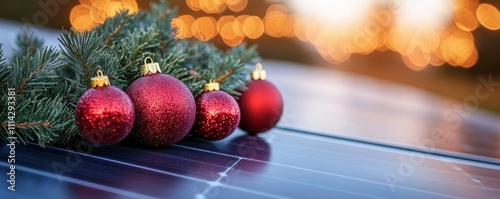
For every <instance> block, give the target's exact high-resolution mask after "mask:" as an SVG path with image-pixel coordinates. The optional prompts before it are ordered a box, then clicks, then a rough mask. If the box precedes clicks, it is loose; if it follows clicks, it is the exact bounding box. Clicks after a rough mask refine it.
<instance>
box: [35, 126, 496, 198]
mask: <svg viewBox="0 0 500 199" xmlns="http://www.w3.org/2000/svg"><path fill="white" fill-rule="evenodd" d="M269 133H270V134H267V135H269V136H270V135H272V136H273V137H274V138H273V141H272V142H271V143H270V145H272V147H273V148H272V155H273V157H274V158H271V159H268V158H267V159H266V158H261V157H253V158H251V157H250V156H248V155H247V157H244V156H245V154H240V153H241V151H238V150H235V149H236V147H235V146H238V142H232V141H221V142H216V143H214V144H212V143H208V142H203V141H198V140H184V141H182V142H181V143H179V144H176V145H174V146H172V147H169V148H167V149H161V150H150V149H149V150H148V149H141V148H134V147H130V148H129V147H123V146H110V147H104V148H95V150H94V151H93V153H92V154H90V155H89V158H92V159H98V160H102V161H105V162H110V163H109V164H111V163H115V164H123V163H125V164H131V165H139V166H141V168H138V169H143V168H142V167H144V168H152V169H153V170H152V171H153V172H154V171H156V170H162V168H167V170H168V168H170V167H161V166H158V165H157V164H163V163H164V164H167V165H168V163H166V162H161V161H160V162H157V163H151V159H163V158H165V159H168V160H173V159H178V161H179V162H186V163H192V164H204V165H210V167H209V168H212V169H213V168H224V170H225V171H227V170H228V169H230V174H229V175H227V176H226V177H224V178H229V177H231V178H233V180H232V181H231V182H232V183H231V182H230V183H225V182H222V183H217V184H215V185H217V187H218V188H219V189H220V190H224V191H226V192H231V193H232V192H233V191H231V190H229V189H238V190H240V191H244V192H245V193H247V194H250V193H251V194H255V195H256V197H257V196H262V197H271V198H272V197H278V196H283V197H286V196H287V195H277V193H276V192H274V191H276V190H266V189H265V188H268V187H264V188H262V187H251V186H250V187H242V186H243V185H245V184H238V183H241V182H246V183H248V182H249V181H250V182H251V180H252V179H261V180H268V182H279V183H278V184H280V185H279V186H283V185H286V184H288V185H290V186H292V187H293V186H299V185H301V186H304V185H305V184H308V183H309V184H310V185H313V186H312V188H310V190H316V191H318V190H322V189H324V188H325V187H326V188H328V190H337V192H325V193H322V194H321V195H317V196H319V197H320V198H321V197H326V194H328V193H331V194H333V195H338V194H340V193H341V192H342V193H345V194H348V193H350V191H345V190H350V188H349V187H344V188H340V189H339V188H335V186H332V187H330V186H328V185H326V186H325V184H321V183H319V184H314V181H312V180H311V178H309V177H307V176H308V175H313V176H316V177H315V178H316V179H322V178H324V179H327V181H328V180H330V181H331V179H329V178H330V177H328V176H331V175H326V173H328V174H332V173H331V172H325V171H323V173H319V174H318V173H316V172H318V171H320V172H321V169H320V170H314V169H307V168H306V170H304V169H303V168H302V167H295V168H294V166H293V164H292V165H287V164H282V163H280V161H281V160H280V159H276V158H277V157H282V158H284V157H288V158H289V159H295V160H296V161H301V160H304V159H303V158H304V157H307V156H306V154H307V153H305V154H302V155H300V156H291V155H290V154H291V153H290V151H287V150H291V152H292V154H293V152H297V151H294V150H297V149H300V150H305V151H306V152H309V153H311V154H313V155H312V156H314V157H325V158H323V160H321V158H313V159H310V161H311V162H315V163H316V164H324V165H326V166H331V165H332V162H335V161H346V160H348V159H352V158H353V157H356V156H359V157H360V159H357V161H358V160H362V159H363V158H365V159H367V161H368V162H367V163H369V162H370V161H371V160H373V158H370V157H369V156H368V157H362V156H363V155H364V156H367V155H368V154H370V153H372V152H371V151H372V150H373V149H376V151H379V154H380V155H382V154H385V155H382V156H380V155H379V156H377V157H380V158H382V159H383V160H384V161H382V162H388V163H390V161H387V160H385V159H384V157H386V156H387V157H390V156H396V155H397V154H405V153H406V152H405V151H401V150H396V149H387V148H385V147H380V146H372V145H366V144H361V143H356V142H346V141H342V140H336V139H328V138H324V137H318V136H314V135H308V134H300V133H287V132H283V131H281V130H273V131H271V132H269ZM238 134H241V132H235V135H234V136H238ZM264 137H266V136H264ZM284 138H286V139H284ZM306 138H307V139H308V141H311V140H316V141H314V142H313V143H314V145H312V146H311V148H310V149H307V147H304V146H300V145H297V144H295V145H294V143H295V142H297V140H298V141H306V140H305V139H306ZM251 139H253V138H251ZM294 140H296V141H294ZM221 146H222V148H219V147H221ZM326 146H330V149H341V148H342V147H344V148H345V147H350V149H351V153H346V154H345V155H344V156H345V157H341V155H339V153H338V152H335V151H334V152H331V151H328V149H329V148H328V147H326ZM207 147H208V148H207ZM211 147H212V148H211ZM213 147H215V148H213ZM291 147H292V148H294V149H291ZM339 147H341V148H339ZM27 148H31V149H29V150H31V153H33V154H37V150H36V149H34V148H36V145H33V144H32V145H28V146H27ZM257 148H260V149H261V150H262V151H260V152H263V151H266V150H267V153H271V151H270V150H271V149H270V148H266V147H257ZM357 148H359V149H361V148H362V149H364V150H359V149H357ZM346 149H348V148H346ZM367 149H368V150H367ZM300 150H299V151H300ZM283 151H285V152H283ZM367 152H369V153H367ZM40 153H41V154H40V155H44V154H45V153H46V154H47V155H48V158H51V157H59V156H64V154H66V153H74V151H72V150H68V149H60V148H57V147H52V148H48V149H47V150H45V151H40ZM140 154H144V155H145V158H144V159H140V156H137V155H140ZM174 154H175V155H174ZM209 154H212V155H209ZM214 154H216V155H217V157H219V158H220V157H225V159H226V160H227V161H229V162H231V161H232V160H231V159H233V160H235V161H233V162H232V164H229V162H223V163H218V162H213V161H209V160H208V159H209V158H211V157H212V156H213V155H214ZM331 154H336V155H333V156H332V155H331ZM242 155H243V156H242ZM330 156H331V157H332V158H331V159H333V160H329V159H327V158H328V157H330ZM437 157H439V156H436V157H434V156H428V157H427V158H436V160H428V162H429V163H433V162H442V163H440V164H443V163H444V164H446V165H447V167H448V168H450V169H434V168H433V167H432V166H431V167H430V169H429V168H427V166H425V167H422V168H423V170H429V171H426V172H430V173H436V172H438V173H439V172H440V173H450V175H452V174H455V173H459V174H460V175H463V176H466V175H464V174H463V173H460V172H459V171H454V170H453V168H452V167H453V166H456V165H455V164H457V163H456V161H455V160H454V159H451V162H452V163H454V164H451V163H450V162H449V161H445V162H443V161H442V160H441V159H439V158H437ZM135 158H139V160H135ZM193 159H194V160H193ZM223 159H224V158H223ZM335 159H337V160H335ZM109 160H111V161H109ZM112 160H117V161H115V162H113V161H112ZM218 160H220V159H218ZM388 160H389V159H388ZM87 161H89V160H87ZM241 161H244V162H249V161H250V162H256V163H258V164H263V165H266V166H264V169H263V170H261V171H250V172H246V171H242V170H241V169H240V168H239V166H240V165H241V163H242V162H241ZM379 163H380V162H379ZM465 163H466V162H465ZM106 164H108V163H106ZM174 164H175V163H174ZM365 164H366V163H365ZM339 165H340V166H338V167H337V168H340V167H349V164H339ZM342 165H344V166H342ZM431 165H432V164H431ZM457 165H459V167H462V166H467V165H462V164H457ZM290 166H291V167H290ZM490 166H491V165H490ZM266 167H267V169H269V168H271V167H279V168H282V169H279V170H283V168H285V170H292V171H293V172H303V173H309V174H308V175H306V176H303V177H299V178H298V176H301V175H298V176H297V175H288V176H279V175H278V176H273V175H270V176H269V175H268V174H266ZM383 167H385V166H383ZM469 167H470V165H469ZM286 168H288V169H286ZM299 168H301V169H299ZM323 168H324V167H323ZM437 168H439V167H437ZM465 168H467V167H465ZM155 169H156V170H155ZM146 170H147V169H146ZM235 171H239V172H238V174H241V175H247V176H248V178H243V179H241V178H240V177H241V176H240V177H238V176H235V175H234V174H235V173H234V172H235ZM330 171H334V170H330ZM378 171H380V170H370V172H367V173H364V174H373V173H379V172H378ZM465 171H467V170H465ZM181 172H182V171H181ZM245 172H246V173H245ZM154 173H155V172H154ZM169 173H172V172H169ZM314 173H316V174H314ZM165 174H167V175H168V172H166V173H165ZM425 174H426V173H424V178H423V179H424V180H425V182H427V183H430V184H440V183H437V182H433V181H429V180H426V178H425ZM180 175H187V176H193V173H188V174H186V173H181V174H180ZM415 175H416V174H415ZM415 175H414V176H412V177H411V178H410V179H409V180H410V181H411V180H415V179H416V182H419V181H422V180H418V179H421V178H420V176H418V175H417V176H415ZM426 175H430V174H426ZM494 175H495V174H493V176H494ZM194 176H197V175H194ZM325 176H326V177H325ZM338 176H346V175H338ZM347 176H351V177H352V176H353V175H352V173H351V174H350V175H347ZM482 176H484V175H482ZM482 176H479V177H482ZM198 177H200V176H197V177H194V178H198ZM359 177H364V178H369V176H368V175H366V176H363V175H361V176H359ZM466 177H467V176H466ZM293 178H295V179H293ZM467 178H470V179H471V180H472V181H473V179H480V178H478V177H477V176H476V175H469V177H467ZM200 179H202V180H203V179H204V178H202V177H200ZM219 179H220V176H219ZM352 179H357V180H358V181H359V178H352ZM492 179H493V180H492V182H490V183H494V179H495V178H492ZM269 180H270V181H269ZM276 180H278V181H276ZM365 180H366V179H365ZM480 180H481V181H483V180H484V179H480ZM497 180H498V179H497ZM205 181H206V182H208V183H206V186H209V185H210V184H209V183H213V182H214V181H211V180H206V179H205ZM220 181H222V179H220ZM341 181H345V180H341ZM332 182H334V181H332ZM368 182H370V181H369V180H368ZM459 182H460V181H459ZM234 183H236V184H234ZM381 184H384V183H383V182H382V183H381ZM441 184H443V185H446V186H448V187H455V188H457V189H464V190H469V189H471V190H474V189H473V188H474V187H473V186H470V185H469V184H465V183H462V184H463V186H456V185H453V184H456V183H455V182H454V181H453V180H452V181H451V182H446V181H444V182H442V183H441ZM256 185H266V183H256ZM362 185H363V183H361V184H359V183H352V186H361V187H368V188H370V190H371V191H370V190H367V191H365V192H366V193H368V194H369V193H378V194H374V195H373V196H375V197H380V196H381V194H383V193H385V191H387V190H385V191H383V192H380V190H382V189H378V190H377V189H374V187H377V186H378V187H380V186H379V185H376V186H375V185H369V186H366V185H365V186H362ZM408 185H411V186H413V188H415V187H418V186H415V185H412V184H404V186H398V191H399V192H402V193H405V194H409V193H415V192H413V191H411V190H408V189H407V187H408ZM465 185H467V186H465ZM411 186H410V187H411ZM464 186H465V187H464ZM459 187H464V188H459ZM467 187H469V188H467ZM259 188H260V189H263V190H260V189H259ZM279 188H280V189H283V187H279ZM318 188H319V189H318ZM426 190H427V191H428V190H429V189H428V187H427V188H425V189H423V190H419V189H416V191H417V192H422V191H426ZM437 190H439V189H437ZM414 191H415V190H414ZM490 191H492V192H490V193H489V194H488V193H487V192H485V191H482V193H481V194H482V195H481V196H488V195H490V196H492V195H494V194H495V193H498V189H491V190H490ZM441 192H442V191H441ZM320 193H321V191H320ZM387 193H389V194H391V193H390V192H387ZM433 193H435V192H433ZM285 194H286V193H285ZM421 194H422V193H421ZM439 194H441V195H439ZM458 194H459V195H458V196H462V197H463V196H465V195H467V193H460V191H459V192H458ZM464 194H465V195H464ZM220 195H221V196H223V195H224V193H220ZM243 195H244V194H243ZM340 195H342V194H340ZM398 195H399V194H393V195H392V196H391V197H396V196H398ZM416 195H419V194H416ZM288 196H289V197H290V195H288ZM357 196H360V197H363V195H361V194H358V195H357ZM386 196H387V195H386ZM400 196H401V195H400ZM427 196H429V197H431V196H440V197H445V196H446V194H444V195H443V194H442V193H435V194H431V195H427ZM449 196H451V197H454V196H453V195H449ZM455 196H457V195H455ZM469 196H473V195H469ZM291 197H292V198H294V196H291Z"/></svg>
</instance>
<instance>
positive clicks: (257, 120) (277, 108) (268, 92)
mask: <svg viewBox="0 0 500 199" xmlns="http://www.w3.org/2000/svg"><path fill="white" fill-rule="evenodd" d="M265 79H266V71H264V70H262V65H261V64H260V63H259V64H257V65H256V70H254V71H252V80H250V82H248V84H247V88H248V89H247V90H246V91H244V92H243V93H242V95H241V96H240V99H239V100H238V105H239V106H240V111H241V121H240V125H239V127H240V128H241V129H242V130H244V131H246V132H248V133H249V134H251V135H256V134H258V133H261V132H264V131H267V130H269V129H271V128H273V127H274V126H275V125H276V123H278V121H279V119H280V117H281V114H282V113H283V100H282V98H281V94H280V92H279V91H278V89H277V88H276V87H275V86H274V85H273V84H272V83H271V82H268V81H267V80H265Z"/></svg>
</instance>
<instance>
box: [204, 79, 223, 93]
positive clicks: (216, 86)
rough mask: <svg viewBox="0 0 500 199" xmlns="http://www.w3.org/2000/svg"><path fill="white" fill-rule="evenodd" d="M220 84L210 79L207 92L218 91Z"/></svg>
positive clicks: (206, 86)
mask: <svg viewBox="0 0 500 199" xmlns="http://www.w3.org/2000/svg"><path fill="white" fill-rule="evenodd" d="M219 89H220V88H219V83H217V82H215V81H214V79H210V83H207V84H205V91H214V90H215V91H218V90H219Z"/></svg>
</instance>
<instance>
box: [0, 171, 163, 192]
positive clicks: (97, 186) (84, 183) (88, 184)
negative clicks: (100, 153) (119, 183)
mask: <svg viewBox="0 0 500 199" xmlns="http://www.w3.org/2000/svg"><path fill="white" fill-rule="evenodd" d="M0 166H5V167H8V166H9V165H8V164H6V163H3V162H0ZM16 169H18V170H20V171H26V172H30V173H33V174H37V175H40V176H44V177H47V178H53V179H58V180H61V181H65V182H70V183H74V184H78V185H81V186H86V187H91V188H95V189H99V190H103V191H106V192H110V193H114V194H117V195H121V196H127V197H131V198H144V199H155V197H151V196H148V195H144V194H140V193H136V192H131V191H128V190H124V189H118V188H115V187H110V186H106V185H103V184H97V183H92V182H88V181H85V180H80V179H76V178H71V177H67V176H56V175H54V173H51V172H46V171H41V170H37V169H32V168H29V167H24V166H16ZM56 197H57V196H56Z"/></svg>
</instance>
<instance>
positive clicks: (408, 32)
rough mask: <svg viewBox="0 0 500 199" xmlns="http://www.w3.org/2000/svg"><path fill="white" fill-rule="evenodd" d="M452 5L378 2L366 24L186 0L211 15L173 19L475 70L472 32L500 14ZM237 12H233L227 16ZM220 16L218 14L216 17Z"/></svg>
mask: <svg viewBox="0 0 500 199" xmlns="http://www.w3.org/2000/svg"><path fill="white" fill-rule="evenodd" d="M446 2H447V3H449V8H450V9H452V17H451V20H450V21H449V23H444V24H428V23H427V24H421V25H415V24H412V23H398V19H397V18H398V17H399V16H398V13H397V10H394V9H391V7H390V6H387V5H385V6H380V5H379V6H372V7H369V9H367V10H365V11H364V12H365V13H366V17H365V18H364V20H362V22H361V23H352V24H349V25H341V26H339V25H332V24H331V23H329V21H328V19H321V18H314V17H310V16H302V15H299V14H294V12H293V11H291V10H290V9H289V8H288V7H290V6H287V5H284V4H271V5H269V6H268V7H267V8H265V9H266V12H265V15H264V16H257V15H248V14H239V13H240V12H242V11H244V10H245V8H246V7H247V6H249V4H250V3H251V2H248V0H186V1H185V4H186V5H187V6H188V7H189V9H191V10H192V11H193V12H198V13H199V12H203V13H205V14H206V16H201V17H194V16H193V15H191V14H182V15H180V16H178V17H176V18H174V19H173V21H172V25H173V26H174V27H176V28H177V30H178V31H177V34H176V38H179V39H186V38H196V39H198V40H201V41H208V40H212V39H214V38H215V37H220V38H221V39H222V41H223V42H224V44H226V45H227V46H237V45H239V44H241V43H243V42H244V41H248V40H255V39H259V38H260V37H262V36H263V35H264V34H266V35H268V36H270V37H274V38H280V37H290V38H297V39H298V40H300V41H303V42H307V43H310V44H312V45H314V47H315V49H316V50H317V52H318V53H319V54H320V55H321V57H323V58H324V59H325V60H327V61H328V62H330V63H340V62H344V61H346V60H348V59H349V58H350V56H351V55H353V54H362V55H367V54H370V53H372V52H374V51H380V52H385V51H389V50H390V51H394V52H397V53H399V54H400V56H401V58H402V60H403V62H404V64H405V65H406V66H407V67H409V68H410V69H412V70H417V71H418V70H422V69H424V68H426V67H427V66H441V65H443V64H445V63H447V64H448V65H451V66H457V67H458V66H459V67H463V68H470V67H472V66H474V65H475V64H476V63H477V60H478V58H479V55H478V50H477V48H476V46H475V42H474V40H475V38H474V35H473V34H472V32H473V31H474V30H476V29H477V28H478V27H479V26H483V27H485V28H487V29H489V30H498V29H499V28H500V12H499V10H498V9H497V8H496V7H495V6H493V5H491V4H488V3H480V2H479V1H478V0H453V1H451V0H450V1H446ZM122 9H127V10H129V12H130V13H135V12H137V11H138V6H137V2H136V1H135V0H80V4H79V5H76V6H75V7H73V9H72V10H71V13H70V22H71V25H72V26H73V28H75V29H77V30H90V29H91V28H92V27H94V26H95V25H97V24H100V23H103V22H104V20H105V19H106V18H107V17H110V16H113V15H114V14H116V13H117V12H118V11H119V10H122ZM227 12H231V14H224V13H227ZM214 15H215V16H214Z"/></svg>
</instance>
